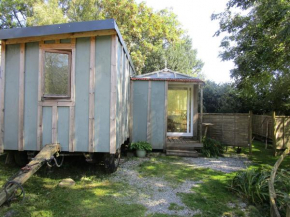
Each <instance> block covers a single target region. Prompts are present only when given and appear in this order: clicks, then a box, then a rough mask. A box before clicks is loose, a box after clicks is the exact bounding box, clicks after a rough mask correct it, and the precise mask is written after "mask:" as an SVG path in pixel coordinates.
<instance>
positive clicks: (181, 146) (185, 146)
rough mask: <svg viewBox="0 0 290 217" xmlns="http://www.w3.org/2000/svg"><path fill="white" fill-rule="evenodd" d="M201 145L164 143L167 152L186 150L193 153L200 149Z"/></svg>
mask: <svg viewBox="0 0 290 217" xmlns="http://www.w3.org/2000/svg"><path fill="white" fill-rule="evenodd" d="M201 148H202V143H192V144H191V143H171V142H169V143H166V149H167V150H186V151H193V150H196V149H201Z"/></svg>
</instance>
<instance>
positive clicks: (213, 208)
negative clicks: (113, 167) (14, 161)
mask: <svg viewBox="0 0 290 217" xmlns="http://www.w3.org/2000/svg"><path fill="white" fill-rule="evenodd" d="M233 152H234V150H233V149H229V151H228V153H227V154H233ZM243 153H244V154H248V150H247V149H245V150H243ZM272 153H273V152H272V150H265V149H264V144H263V143H261V142H254V144H253V155H252V156H250V159H251V160H252V162H253V165H251V166H250V168H260V167H262V166H263V165H270V166H273V165H274V163H275V162H276V160H277V159H278V157H273V154H272ZM72 159H75V160H71V161H70V162H69V163H66V164H64V166H63V167H62V168H54V169H53V170H50V169H47V168H46V167H43V168H42V169H41V170H40V171H39V172H37V174H35V175H34V176H33V177H32V178H30V179H29V181H28V182H27V183H26V184H25V185H24V188H25V191H26V200H25V202H24V204H21V203H18V202H13V203H12V204H11V206H10V207H8V206H4V207H1V208H0V216H4V215H5V213H7V212H8V211H11V210H14V211H15V212H16V215H14V216H21V217H26V216H132V217H133V216H146V214H145V213H146V208H145V207H144V206H142V205H139V204H130V205H128V204H127V203H125V202H122V198H123V196H124V195H121V194H124V193H125V194H126V192H128V194H130V192H131V191H134V189H132V187H131V186H129V185H128V184H126V183H122V182H118V183H116V182H110V181H109V175H107V174H105V173H104V172H103V171H102V170H101V169H100V168H95V167H94V166H93V165H90V164H86V163H85V162H84V159H78V158H72ZM4 161H5V156H0V174H1V175H0V185H1V186H2V185H3V184H4V183H5V182H6V181H7V180H8V178H9V177H10V176H12V175H13V174H14V173H15V172H16V171H18V169H19V168H18V167H17V166H8V165H4ZM80 161H81V162H84V163H82V164H80V163H79V162H80ZM289 163H290V157H287V158H286V159H285V160H284V162H283V164H282V167H284V168H286V167H288V166H289ZM138 171H139V173H140V176H142V177H162V178H164V179H165V180H167V181H168V182H169V183H170V184H172V186H173V187H174V186H176V185H179V184H181V183H182V182H184V181H186V180H192V181H201V183H200V184H198V186H197V187H193V188H192V193H179V196H180V197H181V199H182V201H183V203H184V204H185V205H186V206H188V207H189V208H192V209H193V210H196V209H199V210H200V211H201V212H202V214H201V215H200V216H206V217H215V216H222V215H224V216H241V217H242V216H250V217H252V216H257V217H259V216H267V215H268V210H266V211H265V210H263V208H261V207H255V206H248V208H247V209H246V211H244V210H242V209H241V208H240V207H239V203H240V202H241V199H240V198H238V196H237V195H235V194H233V193H232V192H230V191H229V190H228V188H227V185H228V182H229V181H230V180H231V179H232V178H233V177H234V175H235V173H229V174H225V173H222V172H218V171H214V170H211V169H205V168H194V167H193V166H191V165H188V164H186V163H182V161H181V158H179V157H162V156H159V157H151V158H150V161H147V162H144V163H142V164H141V165H140V167H139V168H138ZM64 178H72V179H74V180H75V181H76V185H75V186H74V187H72V188H70V189H66V188H60V187H58V183H59V182H60V181H61V180H62V179H64ZM120 198H121V199H120ZM133 203H134V201H133ZM229 203H231V204H233V206H231V207H229V206H228V204H229ZM182 208H183V207H181V206H178V205H177V204H174V203H172V204H170V207H169V209H170V210H176V211H178V210H181V209H182ZM148 216H157V217H158V216H160V217H164V216H167V215H164V214H160V213H156V214H150V215H148ZM197 216H198V215H197Z"/></svg>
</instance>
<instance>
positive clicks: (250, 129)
mask: <svg viewBox="0 0 290 217" xmlns="http://www.w3.org/2000/svg"><path fill="white" fill-rule="evenodd" d="M252 119H253V112H252V111H249V135H248V137H249V153H250V155H252Z"/></svg>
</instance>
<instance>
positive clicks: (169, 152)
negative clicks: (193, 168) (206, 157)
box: [166, 149, 198, 157]
mask: <svg viewBox="0 0 290 217" xmlns="http://www.w3.org/2000/svg"><path fill="white" fill-rule="evenodd" d="M166 155H168V156H181V157H198V152H197V151H186V150H168V149H167V150H166Z"/></svg>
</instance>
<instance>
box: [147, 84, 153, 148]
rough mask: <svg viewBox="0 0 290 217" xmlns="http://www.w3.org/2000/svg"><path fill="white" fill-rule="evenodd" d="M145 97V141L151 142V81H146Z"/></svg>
mask: <svg viewBox="0 0 290 217" xmlns="http://www.w3.org/2000/svg"><path fill="white" fill-rule="evenodd" d="M147 97H148V98H147V142H149V143H151V134H152V132H151V81H148V96H147Z"/></svg>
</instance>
